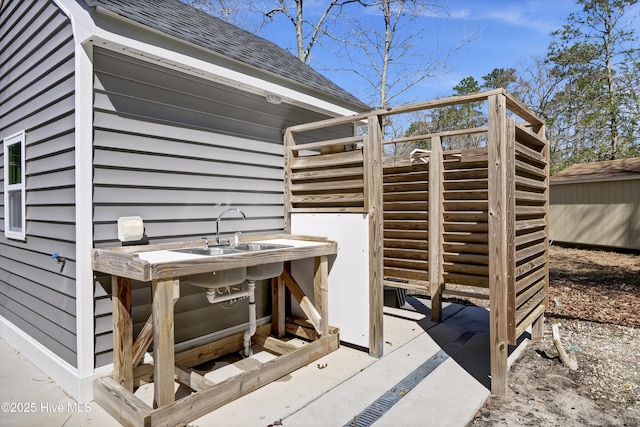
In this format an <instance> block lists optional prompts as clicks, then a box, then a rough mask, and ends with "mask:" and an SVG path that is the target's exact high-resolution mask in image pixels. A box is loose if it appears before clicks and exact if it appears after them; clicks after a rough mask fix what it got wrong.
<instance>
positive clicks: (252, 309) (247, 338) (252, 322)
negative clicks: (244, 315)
mask: <svg viewBox="0 0 640 427" xmlns="http://www.w3.org/2000/svg"><path fill="white" fill-rule="evenodd" d="M247 287H248V289H247V292H248V293H249V329H248V330H247V331H245V333H244V337H243V344H244V356H245V357H249V356H251V337H252V336H253V334H255V333H256V299H255V290H256V282H255V281H253V280H248V281H247Z"/></svg>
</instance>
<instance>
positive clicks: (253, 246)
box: [233, 242, 291, 251]
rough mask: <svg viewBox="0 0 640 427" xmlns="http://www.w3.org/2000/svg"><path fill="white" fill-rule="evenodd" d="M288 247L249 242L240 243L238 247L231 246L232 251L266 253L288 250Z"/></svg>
mask: <svg viewBox="0 0 640 427" xmlns="http://www.w3.org/2000/svg"><path fill="white" fill-rule="evenodd" d="M290 247H291V246H290V245H277V244H275V243H260V242H249V243H240V244H238V245H235V246H233V248H234V249H236V250H238V251H267V250H272V249H284V248H290Z"/></svg>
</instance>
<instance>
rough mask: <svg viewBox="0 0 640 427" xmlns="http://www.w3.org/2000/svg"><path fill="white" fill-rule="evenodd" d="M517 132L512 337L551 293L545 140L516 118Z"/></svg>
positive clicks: (510, 304)
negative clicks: (519, 123) (549, 281)
mask: <svg viewBox="0 0 640 427" xmlns="http://www.w3.org/2000/svg"><path fill="white" fill-rule="evenodd" d="M510 126H512V127H514V132H511V133H510V135H515V139H516V141H515V163H514V166H515V197H516V222H515V227H516V238H515V245H516V254H515V262H516V264H515V274H514V277H515V283H514V285H515V289H514V290H512V292H510V295H512V298H510V300H509V301H508V304H509V307H508V312H509V315H510V316H514V318H513V320H511V321H510V322H509V325H510V331H509V335H510V339H511V340H512V341H515V340H516V339H517V334H516V332H517V331H520V330H523V329H524V328H526V327H527V326H529V325H524V324H523V322H524V321H525V320H526V319H529V321H531V320H535V319H530V318H528V316H530V315H531V314H532V313H533V312H535V311H536V309H538V308H539V306H540V305H544V304H546V299H547V294H548V287H549V283H548V269H549V266H548V254H547V251H548V230H547V212H548V200H549V190H548V176H547V171H548V162H547V161H546V160H545V159H546V151H545V150H546V145H545V141H544V140H542V139H540V137H538V136H537V135H534V134H532V133H531V132H530V131H529V130H527V129H526V128H524V127H522V126H520V125H516V124H514V123H513V122H512V123H511V124H510Z"/></svg>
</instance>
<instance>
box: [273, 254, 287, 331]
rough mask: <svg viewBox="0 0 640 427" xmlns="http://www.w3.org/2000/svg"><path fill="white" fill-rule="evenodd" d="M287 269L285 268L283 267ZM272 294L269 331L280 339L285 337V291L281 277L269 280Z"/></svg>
mask: <svg viewBox="0 0 640 427" xmlns="http://www.w3.org/2000/svg"><path fill="white" fill-rule="evenodd" d="M285 268H287V267H285ZM271 285H272V288H271V289H272V293H271V297H272V298H271V304H272V310H271V312H272V313H271V318H272V321H271V329H272V331H273V335H274V336H276V337H278V338H282V337H284V335H285V332H286V331H285V328H286V325H285V320H286V313H285V310H286V306H285V289H284V286H285V285H284V280H283V279H282V278H281V277H274V278H273V279H272V280H271Z"/></svg>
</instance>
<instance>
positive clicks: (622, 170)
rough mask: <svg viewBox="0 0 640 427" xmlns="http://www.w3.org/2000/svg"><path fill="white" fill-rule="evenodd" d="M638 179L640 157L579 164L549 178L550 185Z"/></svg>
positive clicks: (639, 175)
mask: <svg viewBox="0 0 640 427" xmlns="http://www.w3.org/2000/svg"><path fill="white" fill-rule="evenodd" d="M639 178H640V157H632V158H629V159H619V160H607V161H604V162H594V163H579V164H575V165H572V166H569V167H568V168H566V169H565V170H563V171H560V172H558V173H557V174H555V175H553V176H552V177H551V180H550V182H551V184H569V183H574V182H587V181H589V182H594V181H614V180H622V179H639Z"/></svg>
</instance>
